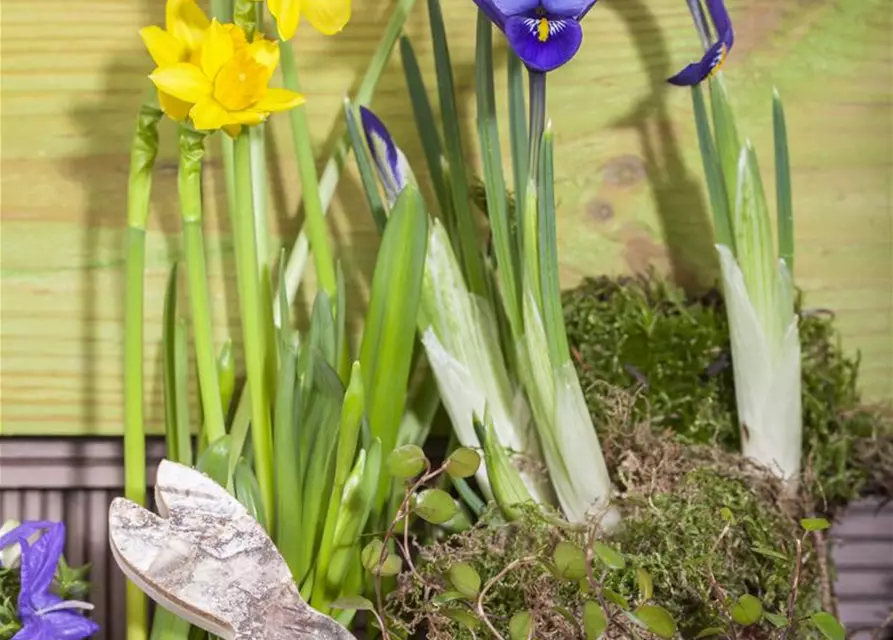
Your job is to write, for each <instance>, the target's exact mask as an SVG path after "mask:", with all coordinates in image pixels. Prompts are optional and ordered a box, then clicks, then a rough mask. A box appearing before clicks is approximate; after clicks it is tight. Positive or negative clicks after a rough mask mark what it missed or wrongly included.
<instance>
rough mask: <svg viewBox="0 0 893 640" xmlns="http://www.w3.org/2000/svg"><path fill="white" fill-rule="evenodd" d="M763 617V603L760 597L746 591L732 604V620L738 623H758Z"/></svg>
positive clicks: (745, 624)
mask: <svg viewBox="0 0 893 640" xmlns="http://www.w3.org/2000/svg"><path fill="white" fill-rule="evenodd" d="M762 617H763V603H762V602H760V600H759V599H758V598H755V597H753V596H752V595H750V594H748V593H745V594H744V595H743V596H741V597H740V598H738V599H737V600H735V603H734V604H733V605H732V620H734V621H735V622H737V623H738V624H741V625H744V626H745V627H746V626H748V625H752V624H756V623H757V622H759V621H760V618H762Z"/></svg>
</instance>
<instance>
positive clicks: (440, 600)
mask: <svg viewBox="0 0 893 640" xmlns="http://www.w3.org/2000/svg"><path fill="white" fill-rule="evenodd" d="M464 597H465V596H464V595H463V594H461V593H459V592H458V591H444V592H443V593H438V594H437V595H436V596H434V597H433V598H431V602H433V603H434V604H446V603H447V602H452V601H453V600H462V599H463V598H464Z"/></svg>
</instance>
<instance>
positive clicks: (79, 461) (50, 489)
mask: <svg viewBox="0 0 893 640" xmlns="http://www.w3.org/2000/svg"><path fill="white" fill-rule="evenodd" d="M163 449H164V447H163V442H160V441H153V442H152V443H150V447H149V459H150V473H149V481H150V482H152V481H154V471H152V470H154V467H155V465H156V464H157V461H158V460H159V459H160V457H161V455H163ZM122 486H123V465H122V454H121V446H120V441H116V440H102V441H83V440H79V441H62V440H55V439H53V440H49V439H47V440H42V439H41V440H24V441H23V440H18V439H16V440H13V439H3V440H2V441H0V522H2V521H3V520H5V519H7V518H15V519H17V520H23V519H35V520H36V519H49V520H62V521H64V522H65V523H66V526H67V527H68V540H67V546H66V557H67V558H68V560H69V562H70V563H71V564H72V565H81V564H84V563H87V562H90V563H92V565H93V571H92V575H91V581H92V584H93V592H92V595H91V601H92V602H93V604H94V605H95V606H96V610H95V612H94V613H95V615H94V617H95V619H96V621H97V622H98V623H99V624H100V625H101V626H102V629H103V630H102V632H101V633H100V634H99V635H98V636H97V639H96V640H120V639H122V638H124V576H123V575H122V574H121V572H120V571H119V570H118V568H117V566H116V565H115V563H114V561H113V560H112V558H111V555H110V553H109V550H108V540H107V514H108V506H109V504H110V503H111V501H112V499H113V498H114V497H115V496H118V495H121V493H122V489H121V487H122ZM150 494H151V492H150ZM832 534H833V535H832V539H833V541H834V557H835V561H836V564H837V572H838V577H837V585H836V589H837V596H838V601H839V606H840V610H839V615H840V617H841V619H842V620H843V622H844V623H845V624H846V626H847V628H848V629H849V630H851V631H854V632H855V633H854V634H853V635H852V636H851V637H852V638H854V639H855V640H862V639H865V640H868V639H869V638H871V634H872V632H871V631H869V630H871V629H876V628H877V627H878V626H879V625H880V624H881V623H882V622H883V621H884V620H885V619H886V618H887V617H888V616H889V615H890V613H891V611H893V504H890V505H887V506H885V507H883V508H881V509H880V510H879V505H878V504H877V503H875V502H870V501H866V502H864V503H860V504H858V505H853V506H852V507H851V508H850V509H849V510H848V511H847V513H846V514H845V516H844V517H843V518H842V519H841V521H840V522H839V523H837V524H836V525H835V527H834V529H833V531H832ZM885 640H893V634H891V635H890V636H888V637H887V638H885Z"/></svg>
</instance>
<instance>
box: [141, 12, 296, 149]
mask: <svg viewBox="0 0 893 640" xmlns="http://www.w3.org/2000/svg"><path fill="white" fill-rule="evenodd" d="M199 58H200V59H199V61H198V64H196V63H194V62H176V63H174V64H167V65H160V66H159V67H158V68H157V69H155V71H154V72H153V73H152V75H150V76H149V78H151V80H152V82H154V83H155V86H156V87H157V88H158V90H159V91H161V92H164V93H166V94H169V95H171V96H173V97H174V98H176V99H178V100H181V101H183V102H185V103H188V104H190V105H192V106H191V108H190V109H189V117H190V118H191V119H192V124H193V125H194V126H195V128H196V129H199V130H203V131H213V130H216V129H223V130H224V131H226V132H227V133H228V134H230V135H231V136H235V135H237V134H238V132H239V130H240V129H241V125H243V124H244V125H253V124H259V123H261V122H263V121H264V120H266V118H267V116H269V115H270V113H272V112H274V111H285V110H286V109H291V108H292V107H295V106H297V105H299V104H302V103H303V102H304V96H302V95H301V94H299V93H295V92H293V91H289V90H287V89H274V88H270V87H268V86H267V85H268V84H269V82H270V77H271V76H272V75H273V71H274V70H275V69H276V66H277V65H278V64H279V47H278V46H277V45H276V43H275V42H271V41H270V40H266V39H264V38H262V37H257V38H255V39H254V41H253V42H251V43H248V42H246V39H245V32H244V31H243V30H242V29H241V28H240V27H238V26H233V25H222V24H220V23H218V22H217V21H216V20H214V21H213V22H212V23H211V26H210V27H209V28H208V30H207V32H206V33H205V40H204V43H203V45H202V48H201V55H200V56H199Z"/></svg>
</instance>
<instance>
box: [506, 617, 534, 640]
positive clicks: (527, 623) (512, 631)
mask: <svg viewBox="0 0 893 640" xmlns="http://www.w3.org/2000/svg"><path fill="white" fill-rule="evenodd" d="M532 637H533V617H531V615H530V612H529V611H522V612H521V613H516V614H515V615H513V616H512V619H511V620H510V621H509V638H511V640H530V638H532Z"/></svg>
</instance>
